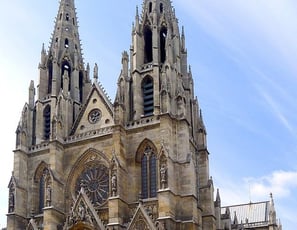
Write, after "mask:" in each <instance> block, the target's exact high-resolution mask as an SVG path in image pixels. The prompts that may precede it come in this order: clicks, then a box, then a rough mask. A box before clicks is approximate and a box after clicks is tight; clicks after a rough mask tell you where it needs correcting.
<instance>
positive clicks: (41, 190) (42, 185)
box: [39, 176, 45, 213]
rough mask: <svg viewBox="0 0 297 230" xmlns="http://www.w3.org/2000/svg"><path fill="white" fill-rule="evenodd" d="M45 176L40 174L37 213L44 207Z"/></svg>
mask: <svg viewBox="0 0 297 230" xmlns="http://www.w3.org/2000/svg"><path fill="white" fill-rule="evenodd" d="M44 192H45V178H44V176H42V177H41V178H40V181H39V213H43V208H44Z"/></svg>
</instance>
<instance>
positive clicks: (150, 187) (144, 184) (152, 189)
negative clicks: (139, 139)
mask: <svg viewBox="0 0 297 230" xmlns="http://www.w3.org/2000/svg"><path fill="white" fill-rule="evenodd" d="M141 195H142V199H147V198H151V197H156V196H157V157H156V154H155V152H154V151H153V149H152V148H151V147H150V146H147V147H146V148H145V151H144V154H143V155H142V158H141Z"/></svg>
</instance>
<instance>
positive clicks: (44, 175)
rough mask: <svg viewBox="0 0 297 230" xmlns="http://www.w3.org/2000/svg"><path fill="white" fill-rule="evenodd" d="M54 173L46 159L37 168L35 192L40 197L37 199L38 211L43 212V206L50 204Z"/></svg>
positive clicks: (36, 206) (36, 207)
mask: <svg viewBox="0 0 297 230" xmlns="http://www.w3.org/2000/svg"><path fill="white" fill-rule="evenodd" d="M52 181H53V175H52V172H51V170H50V168H49V166H48V164H46V163H45V162H44V161H42V162H41V163H40V164H39V165H38V166H37V168H36V170H35V174H34V182H35V194H36V196H37V198H38V199H35V204H34V205H35V209H36V210H37V212H38V213H43V208H44V207H46V206H50V202H51V197H50V196H51V189H52Z"/></svg>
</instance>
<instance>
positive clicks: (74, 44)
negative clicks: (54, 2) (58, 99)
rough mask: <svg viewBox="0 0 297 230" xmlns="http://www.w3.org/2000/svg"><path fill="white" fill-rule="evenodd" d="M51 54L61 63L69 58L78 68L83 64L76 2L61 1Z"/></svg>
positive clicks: (69, 0) (71, 0)
mask: <svg viewBox="0 0 297 230" xmlns="http://www.w3.org/2000/svg"><path fill="white" fill-rule="evenodd" d="M49 52H50V53H51V55H52V56H53V58H54V59H57V61H60V60H61V58H64V57H67V58H68V59H69V60H70V61H71V62H72V63H73V65H74V68H78V66H79V65H82V64H83V57H82V49H81V44H80V39H79V32H78V20H77V15H76V11H75V4H74V0H61V1H60V7H59V11H58V15H57V17H56V21H55V28H54V32H53V34H52V40H51V44H50V50H49Z"/></svg>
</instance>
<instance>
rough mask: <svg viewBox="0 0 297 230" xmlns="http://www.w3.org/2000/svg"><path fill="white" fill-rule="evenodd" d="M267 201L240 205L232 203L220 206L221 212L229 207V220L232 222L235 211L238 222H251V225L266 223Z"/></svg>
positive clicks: (267, 215)
mask: <svg viewBox="0 0 297 230" xmlns="http://www.w3.org/2000/svg"><path fill="white" fill-rule="evenodd" d="M269 207H270V205H269V201H264V202H258V203H248V204H241V205H233V206H226V207H222V209H221V213H222V214H225V213H226V209H227V208H229V210H230V216H231V221H232V223H234V219H235V213H236V217H237V220H238V224H240V223H243V224H247V223H248V224H252V225H261V226H262V225H266V224H268V218H269Z"/></svg>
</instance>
